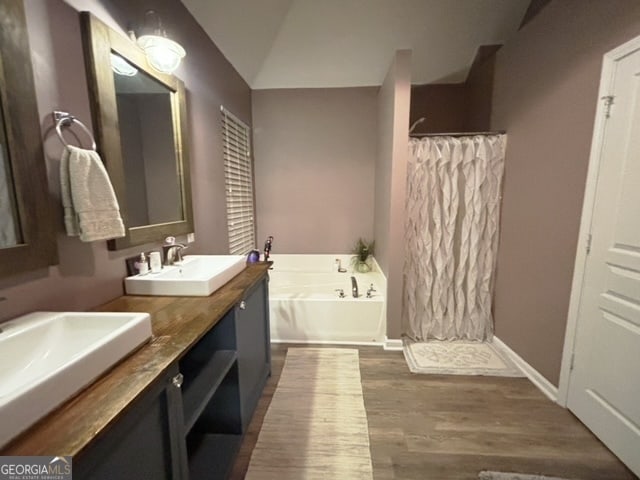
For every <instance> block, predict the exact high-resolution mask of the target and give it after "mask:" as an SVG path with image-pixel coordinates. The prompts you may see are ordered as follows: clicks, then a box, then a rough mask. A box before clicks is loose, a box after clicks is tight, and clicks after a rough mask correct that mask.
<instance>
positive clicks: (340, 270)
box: [336, 258, 347, 273]
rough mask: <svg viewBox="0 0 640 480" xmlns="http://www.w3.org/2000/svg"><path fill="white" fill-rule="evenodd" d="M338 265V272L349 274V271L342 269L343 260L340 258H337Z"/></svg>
mask: <svg viewBox="0 0 640 480" xmlns="http://www.w3.org/2000/svg"><path fill="white" fill-rule="evenodd" d="M336 263H337V264H338V272H340V273H347V269H346V268H342V260H340V259H339V258H336Z"/></svg>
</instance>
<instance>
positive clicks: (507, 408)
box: [231, 345, 637, 480]
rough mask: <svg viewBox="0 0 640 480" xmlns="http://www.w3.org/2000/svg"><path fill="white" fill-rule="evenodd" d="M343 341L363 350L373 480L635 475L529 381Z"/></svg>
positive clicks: (249, 442)
mask: <svg viewBox="0 0 640 480" xmlns="http://www.w3.org/2000/svg"><path fill="white" fill-rule="evenodd" d="M291 346H293V345H291ZM300 346H306V345H300ZM287 348H288V346H287V345H273V348H272V353H273V356H272V376H271V378H270V379H269V382H268V384H267V387H266V388H265V391H264V394H263V396H262V398H261V400H260V403H259V405H258V409H257V411H256V414H255V415H254V418H253V420H252V422H251V425H250V427H249V430H248V432H247V434H246V436H245V439H244V441H243V444H242V446H241V449H240V453H239V454H238V457H237V460H236V463H235V465H234V468H233V472H232V475H231V478H232V479H233V480H241V479H243V478H244V475H245V472H246V470H247V467H248V465H249V460H250V458H251V450H252V449H253V446H254V445H255V443H256V440H257V437H258V433H259V431H260V427H261V425H262V420H263V418H264V415H265V413H266V411H267V408H268V406H269V403H270V401H271V398H272V396H273V392H274V391H275V388H276V386H277V381H278V379H279V377H280V372H281V371H282V367H283V364H284V358H285V355H286V351H287ZM334 348H335V347H334ZM347 348H358V350H359V353H360V372H361V376H362V387H363V392H364V403H365V408H366V411H367V418H368V421H369V437H370V438H369V440H370V443H371V458H372V461H373V472H374V479H375V480H391V479H393V480H409V479H411V480H454V479H455V480H463V479H464V480H466V479H469V480H470V479H477V477H478V472H480V471H481V470H498V471H513V472H521V473H535V474H544V475H549V476H559V477H566V478H571V479H579V480H605V479H606V480H627V479H628V480H633V479H637V477H636V476H635V475H633V474H632V473H631V472H630V471H629V470H628V469H626V468H625V467H624V465H623V464H622V463H620V462H619V461H618V460H617V458H616V457H615V456H614V455H613V454H612V453H611V452H610V451H609V450H607V449H606V448H605V447H604V446H603V445H602V444H601V443H600V442H599V441H598V439H597V438H596V437H595V436H593V435H592V434H591V432H590V431H589V430H588V429H587V428H586V427H584V425H582V424H581V423H580V422H579V421H578V420H577V419H576V418H575V417H574V416H573V415H572V414H571V413H570V412H569V411H568V410H565V409H563V408H561V407H560V406H558V405H556V404H555V403H553V402H551V401H550V400H548V399H547V398H546V397H545V396H544V395H543V394H542V393H541V392H540V391H539V390H538V389H537V388H536V387H535V386H534V385H533V384H532V383H531V382H529V381H528V380H527V379H524V378H503V377H469V376H455V375H414V374H411V373H409V370H408V368H407V366H406V363H405V361H404V357H403V355H402V352H385V351H384V350H383V349H382V348H379V347H347ZM328 480H329V479H328ZM331 480H333V479H331ZM341 480H342V479H341ZM344 480H348V479H344Z"/></svg>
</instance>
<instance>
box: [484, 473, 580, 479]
mask: <svg viewBox="0 0 640 480" xmlns="http://www.w3.org/2000/svg"><path fill="white" fill-rule="evenodd" d="M478 478H479V479H480V480H569V479H567V478H560V477H545V476H544V475H527V474H524V473H506V472H489V471H485V472H480V474H479V475H478Z"/></svg>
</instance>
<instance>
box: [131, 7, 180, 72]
mask: <svg viewBox="0 0 640 480" xmlns="http://www.w3.org/2000/svg"><path fill="white" fill-rule="evenodd" d="M137 43H138V45H139V46H140V48H142V50H144V53H145V55H146V57H147V60H148V61H149V63H150V64H151V66H152V67H153V68H155V69H156V70H158V71H160V72H162V73H173V71H174V70H175V69H176V68H178V65H180V61H181V60H182V59H183V58H184V56H185V55H186V52H185V50H184V48H182V46H181V45H180V44H179V43H178V42H174V41H173V40H171V39H169V38H167V32H166V31H165V30H164V28H163V27H162V22H161V20H160V16H159V15H158V14H157V13H156V12H155V11H154V10H148V11H147V12H146V13H145V25H144V30H143V35H141V36H139V37H138V39H137Z"/></svg>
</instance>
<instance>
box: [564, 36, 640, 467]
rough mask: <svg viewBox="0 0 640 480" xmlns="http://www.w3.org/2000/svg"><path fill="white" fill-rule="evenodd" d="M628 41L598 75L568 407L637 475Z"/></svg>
mask: <svg viewBox="0 0 640 480" xmlns="http://www.w3.org/2000/svg"><path fill="white" fill-rule="evenodd" d="M633 45H635V47H634V48H635V50H631V51H629V52H625V55H619V56H618V58H617V59H615V60H614V61H613V63H612V64H611V65H610V68H609V69H608V70H605V72H607V71H608V73H610V75H611V76H610V77H608V79H607V78H606V77H607V76H605V75H603V82H604V83H608V84H609V85H610V88H609V91H608V92H606V93H608V95H612V96H613V98H612V99H611V98H610V99H608V100H612V101H613V105H611V106H610V107H609V108H607V107H606V106H605V107H604V108H602V109H601V110H600V113H599V114H600V115H602V116H604V118H601V119H600V120H601V121H600V122H596V125H597V126H596V129H600V131H596V132H595V138H596V143H598V144H599V147H600V151H599V162H595V164H596V165H597V176H596V177H594V178H597V181H596V183H595V194H594V195H593V197H592V198H593V205H592V207H591V206H590V205H587V204H585V208H592V217H591V224H590V225H591V228H590V234H591V241H590V249H589V253H588V254H587V255H586V261H585V263H584V273H583V277H582V285H581V287H582V288H581V290H580V297H579V303H578V305H579V307H578V310H577V312H578V313H577V329H576V336H575V343H574V352H573V353H574V359H573V369H572V370H571V371H570V376H569V389H568V407H569V409H571V410H572V411H573V412H574V413H575V414H576V415H577V417H578V418H579V419H580V420H581V421H582V422H583V423H584V424H585V425H587V426H588V427H589V428H590V429H591V430H592V431H593V432H594V433H595V434H596V435H597V436H598V437H599V438H600V439H601V440H602V441H603V442H604V443H605V444H606V445H607V446H608V447H609V448H610V449H611V450H612V451H613V452H614V453H615V454H616V455H617V456H618V457H619V458H620V459H621V460H622V461H623V462H624V463H625V464H626V465H627V466H628V467H629V468H630V469H631V470H632V471H633V472H634V473H636V474H640V42H639V41H637V40H636V41H634V43H633ZM608 95H607V96H608ZM608 100H607V98H605V99H603V102H605V105H606V103H610V102H609V101H608ZM607 111H609V113H610V115H607V113H606V112H607ZM583 218H584V217H583ZM576 268H578V267H576Z"/></svg>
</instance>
